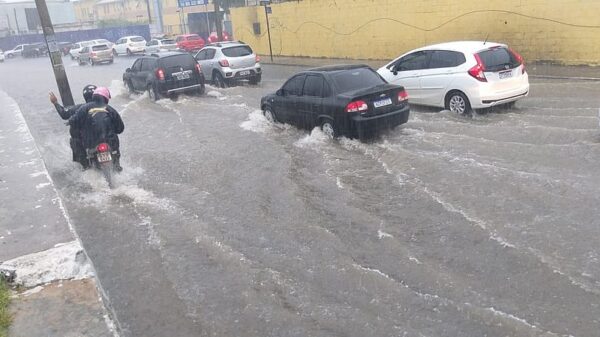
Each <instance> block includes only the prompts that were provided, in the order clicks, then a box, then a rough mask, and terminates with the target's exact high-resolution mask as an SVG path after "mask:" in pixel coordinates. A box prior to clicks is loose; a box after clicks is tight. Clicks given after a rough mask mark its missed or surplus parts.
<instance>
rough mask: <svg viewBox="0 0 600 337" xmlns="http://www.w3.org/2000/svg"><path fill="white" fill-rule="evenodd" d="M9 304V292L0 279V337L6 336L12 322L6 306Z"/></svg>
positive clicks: (0, 278)
mask: <svg viewBox="0 0 600 337" xmlns="http://www.w3.org/2000/svg"><path fill="white" fill-rule="evenodd" d="M9 304H10V290H9V288H8V285H7V284H6V281H4V278H3V277H0V337H7V336H8V326H9V325H10V323H11V321H12V317H11V316H10V312H9V311H8V305H9Z"/></svg>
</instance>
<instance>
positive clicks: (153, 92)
mask: <svg viewBox="0 0 600 337" xmlns="http://www.w3.org/2000/svg"><path fill="white" fill-rule="evenodd" d="M148 97H150V99H151V100H152V101H154V102H156V101H158V99H159V98H160V97H159V95H158V92H157V91H156V88H154V86H153V85H149V86H148Z"/></svg>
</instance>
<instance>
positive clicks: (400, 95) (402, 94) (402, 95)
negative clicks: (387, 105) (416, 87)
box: [398, 90, 408, 103]
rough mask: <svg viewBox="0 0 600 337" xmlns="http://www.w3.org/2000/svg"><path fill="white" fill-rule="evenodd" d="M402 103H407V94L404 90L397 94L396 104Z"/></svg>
mask: <svg viewBox="0 0 600 337" xmlns="http://www.w3.org/2000/svg"><path fill="white" fill-rule="evenodd" d="M404 101H408V93H407V92H406V90H402V91H399V92H398V103H402V102H404Z"/></svg>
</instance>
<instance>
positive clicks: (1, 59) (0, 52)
mask: <svg viewBox="0 0 600 337" xmlns="http://www.w3.org/2000/svg"><path fill="white" fill-rule="evenodd" d="M0 62H4V52H3V51H2V49H0Z"/></svg>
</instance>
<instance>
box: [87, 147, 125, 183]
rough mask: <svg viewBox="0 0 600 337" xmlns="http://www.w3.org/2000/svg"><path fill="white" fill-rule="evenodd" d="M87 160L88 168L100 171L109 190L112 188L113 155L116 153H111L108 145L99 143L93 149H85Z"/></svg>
mask: <svg viewBox="0 0 600 337" xmlns="http://www.w3.org/2000/svg"><path fill="white" fill-rule="evenodd" d="M86 153H87V159H88V161H89V163H90V167H94V168H96V169H98V170H100V171H102V175H103V176H104V178H105V179H106V182H107V183H108V187H109V188H113V187H114V182H113V175H114V172H115V160H114V158H113V155H114V154H116V153H117V152H116V151H114V152H113V151H111V148H110V145H108V143H105V142H103V143H100V144H98V145H97V146H96V147H95V148H93V149H86Z"/></svg>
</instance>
